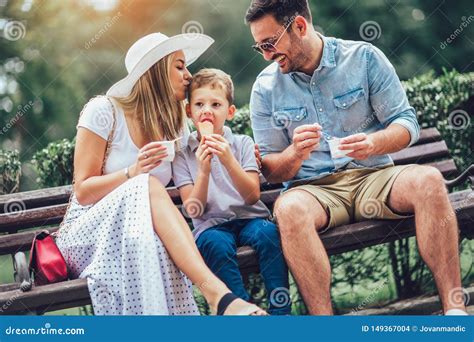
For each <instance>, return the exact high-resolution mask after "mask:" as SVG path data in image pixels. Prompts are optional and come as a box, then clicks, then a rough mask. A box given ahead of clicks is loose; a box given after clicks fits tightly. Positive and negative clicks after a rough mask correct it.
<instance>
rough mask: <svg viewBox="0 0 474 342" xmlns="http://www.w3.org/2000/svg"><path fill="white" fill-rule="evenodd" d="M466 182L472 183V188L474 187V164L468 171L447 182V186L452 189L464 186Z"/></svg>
mask: <svg viewBox="0 0 474 342" xmlns="http://www.w3.org/2000/svg"><path fill="white" fill-rule="evenodd" d="M466 180H469V181H470V182H471V188H473V187H474V164H471V165H470V166H469V167H468V168H467V169H466V170H464V171H463V172H462V173H461V174H460V175H459V176H458V177H456V178H455V179H452V180H445V181H444V182H445V184H446V186H447V187H448V188H452V187H455V186H458V185H461V184H463V183H464V182H465V181H466Z"/></svg>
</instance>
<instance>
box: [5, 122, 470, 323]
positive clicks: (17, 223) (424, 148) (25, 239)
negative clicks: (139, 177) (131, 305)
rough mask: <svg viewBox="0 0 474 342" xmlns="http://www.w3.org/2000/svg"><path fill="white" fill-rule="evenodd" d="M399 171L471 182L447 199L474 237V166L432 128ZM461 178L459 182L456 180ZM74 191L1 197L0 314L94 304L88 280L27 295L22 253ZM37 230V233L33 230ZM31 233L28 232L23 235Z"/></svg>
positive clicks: (248, 267) (404, 227)
mask: <svg viewBox="0 0 474 342" xmlns="http://www.w3.org/2000/svg"><path fill="white" fill-rule="evenodd" d="M392 158H393V160H394V162H395V164H397V165H403V164H411V163H416V164H424V165H431V166H433V167H435V168H437V169H438V170H440V171H441V173H442V174H443V176H444V177H445V178H454V179H453V180H451V181H446V185H447V186H448V187H449V188H452V187H455V186H458V185H460V184H462V183H464V182H465V181H466V180H470V181H471V189H468V190H463V191H458V192H455V193H451V194H450V195H449V198H450V201H451V203H452V205H453V207H454V210H455V212H456V215H457V218H458V222H459V226H460V230H461V234H462V235H461V236H462V238H469V239H471V238H473V236H474V224H473V221H474V191H473V189H472V184H474V181H473V180H474V165H471V166H470V167H469V168H468V169H467V170H465V171H464V172H463V173H462V174H459V172H458V170H457V168H456V165H455V163H454V161H453V160H452V159H450V157H449V151H448V148H447V146H446V143H445V142H444V141H442V139H441V136H440V134H439V132H438V131H437V130H436V129H433V128H430V129H425V130H422V132H421V137H420V140H419V141H418V143H417V144H416V145H414V146H412V147H410V148H407V149H405V150H403V151H400V152H398V153H394V154H392ZM456 176H457V178H455V177H456ZM280 191H281V185H269V184H264V185H263V186H262V201H263V202H264V203H265V204H267V205H268V206H269V208H272V206H273V203H274V202H275V200H276V198H277V197H278V195H279V193H280ZM70 192H71V186H63V187H57V188H50V189H42V190H35V191H28V192H23V193H16V194H11V195H5V196H0V234H2V233H3V235H0V255H8V254H11V255H12V256H13V261H14V269H15V283H11V284H2V285H0V314H42V313H44V312H47V311H54V310H59V309H64V308H70V307H76V306H82V305H86V304H90V297H89V292H88V289H87V283H86V280H85V279H75V280H69V281H65V282H61V283H57V284H51V285H45V286H39V287H35V286H33V288H32V289H31V290H29V291H25V292H23V291H22V290H21V289H20V286H21V285H22V284H23V289H24V290H28V287H29V286H28V284H29V283H31V280H30V279H29V275H28V272H27V265H26V258H25V254H24V253H23V252H24V251H26V250H28V249H29V248H30V246H31V241H32V240H33V236H34V235H35V234H36V232H38V231H39V230H44V229H47V230H49V231H50V232H54V231H56V230H57V229H58V224H59V223H60V222H61V220H62V217H63V215H64V213H65V210H66V207H67V201H68V199H69V195H70ZM168 193H169V195H170V196H171V198H172V199H173V201H174V203H175V204H176V205H177V206H178V207H179V208H181V201H180V199H179V194H178V191H177V189H176V188H168ZM15 204H16V205H18V206H20V207H21V208H23V209H24V211H22V212H8V211H9V210H8V208H9V207H11V206H14V205H15ZM32 228H35V229H34V230H31V229H32ZM25 229H28V230H25ZM414 235H415V224H414V219H413V218H410V219H404V220H394V221H388V220H369V221H364V222H359V223H354V224H349V225H345V226H340V227H337V228H335V229H332V230H330V231H328V232H326V233H324V234H321V238H322V241H323V243H324V245H325V247H326V249H327V252H328V254H329V255H334V254H339V253H343V252H347V251H353V250H356V249H361V248H365V247H369V246H373V245H378V244H383V243H387V242H391V241H395V240H398V239H402V238H406V237H410V236H414ZM238 261H239V266H240V268H241V271H242V273H243V274H244V275H248V274H249V273H251V272H258V265H257V260H256V256H255V252H254V251H253V250H252V249H251V248H250V247H241V248H239V250H238Z"/></svg>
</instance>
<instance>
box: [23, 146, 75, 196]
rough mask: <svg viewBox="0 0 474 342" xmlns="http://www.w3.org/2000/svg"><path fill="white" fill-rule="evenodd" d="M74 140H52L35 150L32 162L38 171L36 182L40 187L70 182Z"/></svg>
mask: <svg viewBox="0 0 474 342" xmlns="http://www.w3.org/2000/svg"><path fill="white" fill-rule="evenodd" d="M74 147H75V140H73V141H70V140H67V139H63V140H60V141H56V142H52V143H50V144H48V146H47V147H46V148H44V149H42V150H40V151H38V152H36V153H35V154H34V156H33V159H32V161H31V162H32V164H33V166H34V167H35V169H36V172H37V173H38V178H37V180H36V181H37V182H38V183H39V184H40V186H41V187H42V188H47V187H54V186H61V185H67V184H71V183H72V175H73V158H74Z"/></svg>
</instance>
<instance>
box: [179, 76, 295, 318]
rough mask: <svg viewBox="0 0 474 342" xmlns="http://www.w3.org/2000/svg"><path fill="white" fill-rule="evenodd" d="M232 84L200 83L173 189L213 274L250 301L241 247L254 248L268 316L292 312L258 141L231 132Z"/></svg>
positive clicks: (201, 79) (192, 93)
mask: <svg viewBox="0 0 474 342" xmlns="http://www.w3.org/2000/svg"><path fill="white" fill-rule="evenodd" d="M233 92H234V89H233V84H232V80H231V79H230V76H229V75H227V74H226V73H224V72H223V71H221V70H217V69H203V70H201V71H199V72H198V73H197V74H196V75H194V77H193V81H192V83H191V86H190V90H189V104H188V105H187V107H186V112H187V115H188V117H189V118H191V120H192V121H193V123H194V125H195V126H196V127H197V128H198V130H197V131H196V132H193V133H192V134H191V136H190V138H189V141H188V146H187V147H186V148H185V149H184V150H183V151H182V152H180V153H178V154H177V156H176V158H175V160H174V162H173V174H174V182H175V185H176V186H177V187H178V189H179V192H180V196H181V199H182V201H183V204H184V209H185V210H186V213H187V215H188V216H190V217H191V218H192V221H193V225H194V230H193V234H194V237H195V239H196V244H197V246H198V248H199V251H200V252H201V254H202V256H203V258H204V260H205V261H206V263H207V265H208V266H209V268H210V269H211V270H212V271H213V272H214V273H215V274H216V275H217V276H218V277H219V278H220V279H222V281H223V282H224V283H225V284H226V285H227V286H228V287H229V288H230V290H231V291H232V292H233V293H234V294H235V295H237V296H239V297H240V298H242V299H244V300H250V296H249V294H248V293H247V291H246V290H245V288H244V283H243V280H242V275H241V274H240V272H239V266H238V263H237V247H239V246H243V245H249V246H252V247H253V248H254V249H255V250H256V251H257V255H258V260H259V266H260V271H261V274H262V276H263V280H264V282H265V287H266V290H267V293H268V297H269V305H270V306H269V310H268V311H269V313H270V314H273V315H287V314H290V311H291V300H290V296H289V290H288V288H289V284H288V267H287V265H286V263H285V260H284V257H283V253H282V250H281V245H280V237H279V233H278V230H277V228H276V226H275V225H274V224H273V223H272V222H271V221H269V220H268V218H269V217H270V212H269V210H268V209H267V208H266V207H265V205H264V204H263V203H262V202H261V201H260V200H259V199H260V183H259V176H258V167H257V161H256V159H255V154H254V143H253V140H252V138H250V137H248V136H246V135H234V134H232V132H231V130H230V129H229V128H228V127H225V126H224V123H225V121H226V120H231V119H232V118H233V116H234V113H235V110H236V108H235V106H234V105H233Z"/></svg>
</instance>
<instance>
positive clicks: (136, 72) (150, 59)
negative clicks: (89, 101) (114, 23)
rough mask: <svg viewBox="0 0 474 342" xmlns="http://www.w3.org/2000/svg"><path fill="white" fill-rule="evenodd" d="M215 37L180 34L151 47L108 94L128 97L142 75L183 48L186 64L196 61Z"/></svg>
mask: <svg viewBox="0 0 474 342" xmlns="http://www.w3.org/2000/svg"><path fill="white" fill-rule="evenodd" d="M212 43H214V39H212V38H211V37H209V36H207V35H205V34H179V35H176V36H173V37H170V38H169V39H167V40H165V41H164V42H162V43H161V44H159V45H157V46H156V47H154V48H153V49H151V50H150V51H149V52H148V53H147V54H146V55H145V56H143V58H142V59H141V60H140V62H139V63H138V64H137V65H136V66H135V68H133V70H132V71H131V72H130V73H129V74H128V75H127V76H126V77H125V78H123V79H121V80H120V81H118V82H117V83H115V84H114V85H113V86H112V87H110V89H109V90H108V91H107V96H113V97H126V96H128V95H130V93H131V91H132V89H133V86H134V85H135V84H136V83H137V81H138V80H139V79H140V77H141V76H142V75H143V74H145V72H146V71H147V70H148V69H150V68H151V67H152V66H153V65H154V64H155V63H157V62H158V61H159V60H160V59H162V58H163V57H165V56H168V55H169V54H171V53H173V52H176V51H179V50H183V52H184V56H185V59H186V65H187V66H189V65H191V64H192V63H193V62H194V61H196V60H197V59H198V58H199V57H200V56H201V55H202V54H203V53H204V52H205V51H206V50H207V49H208V48H209V47H210V46H211V45H212Z"/></svg>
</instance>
